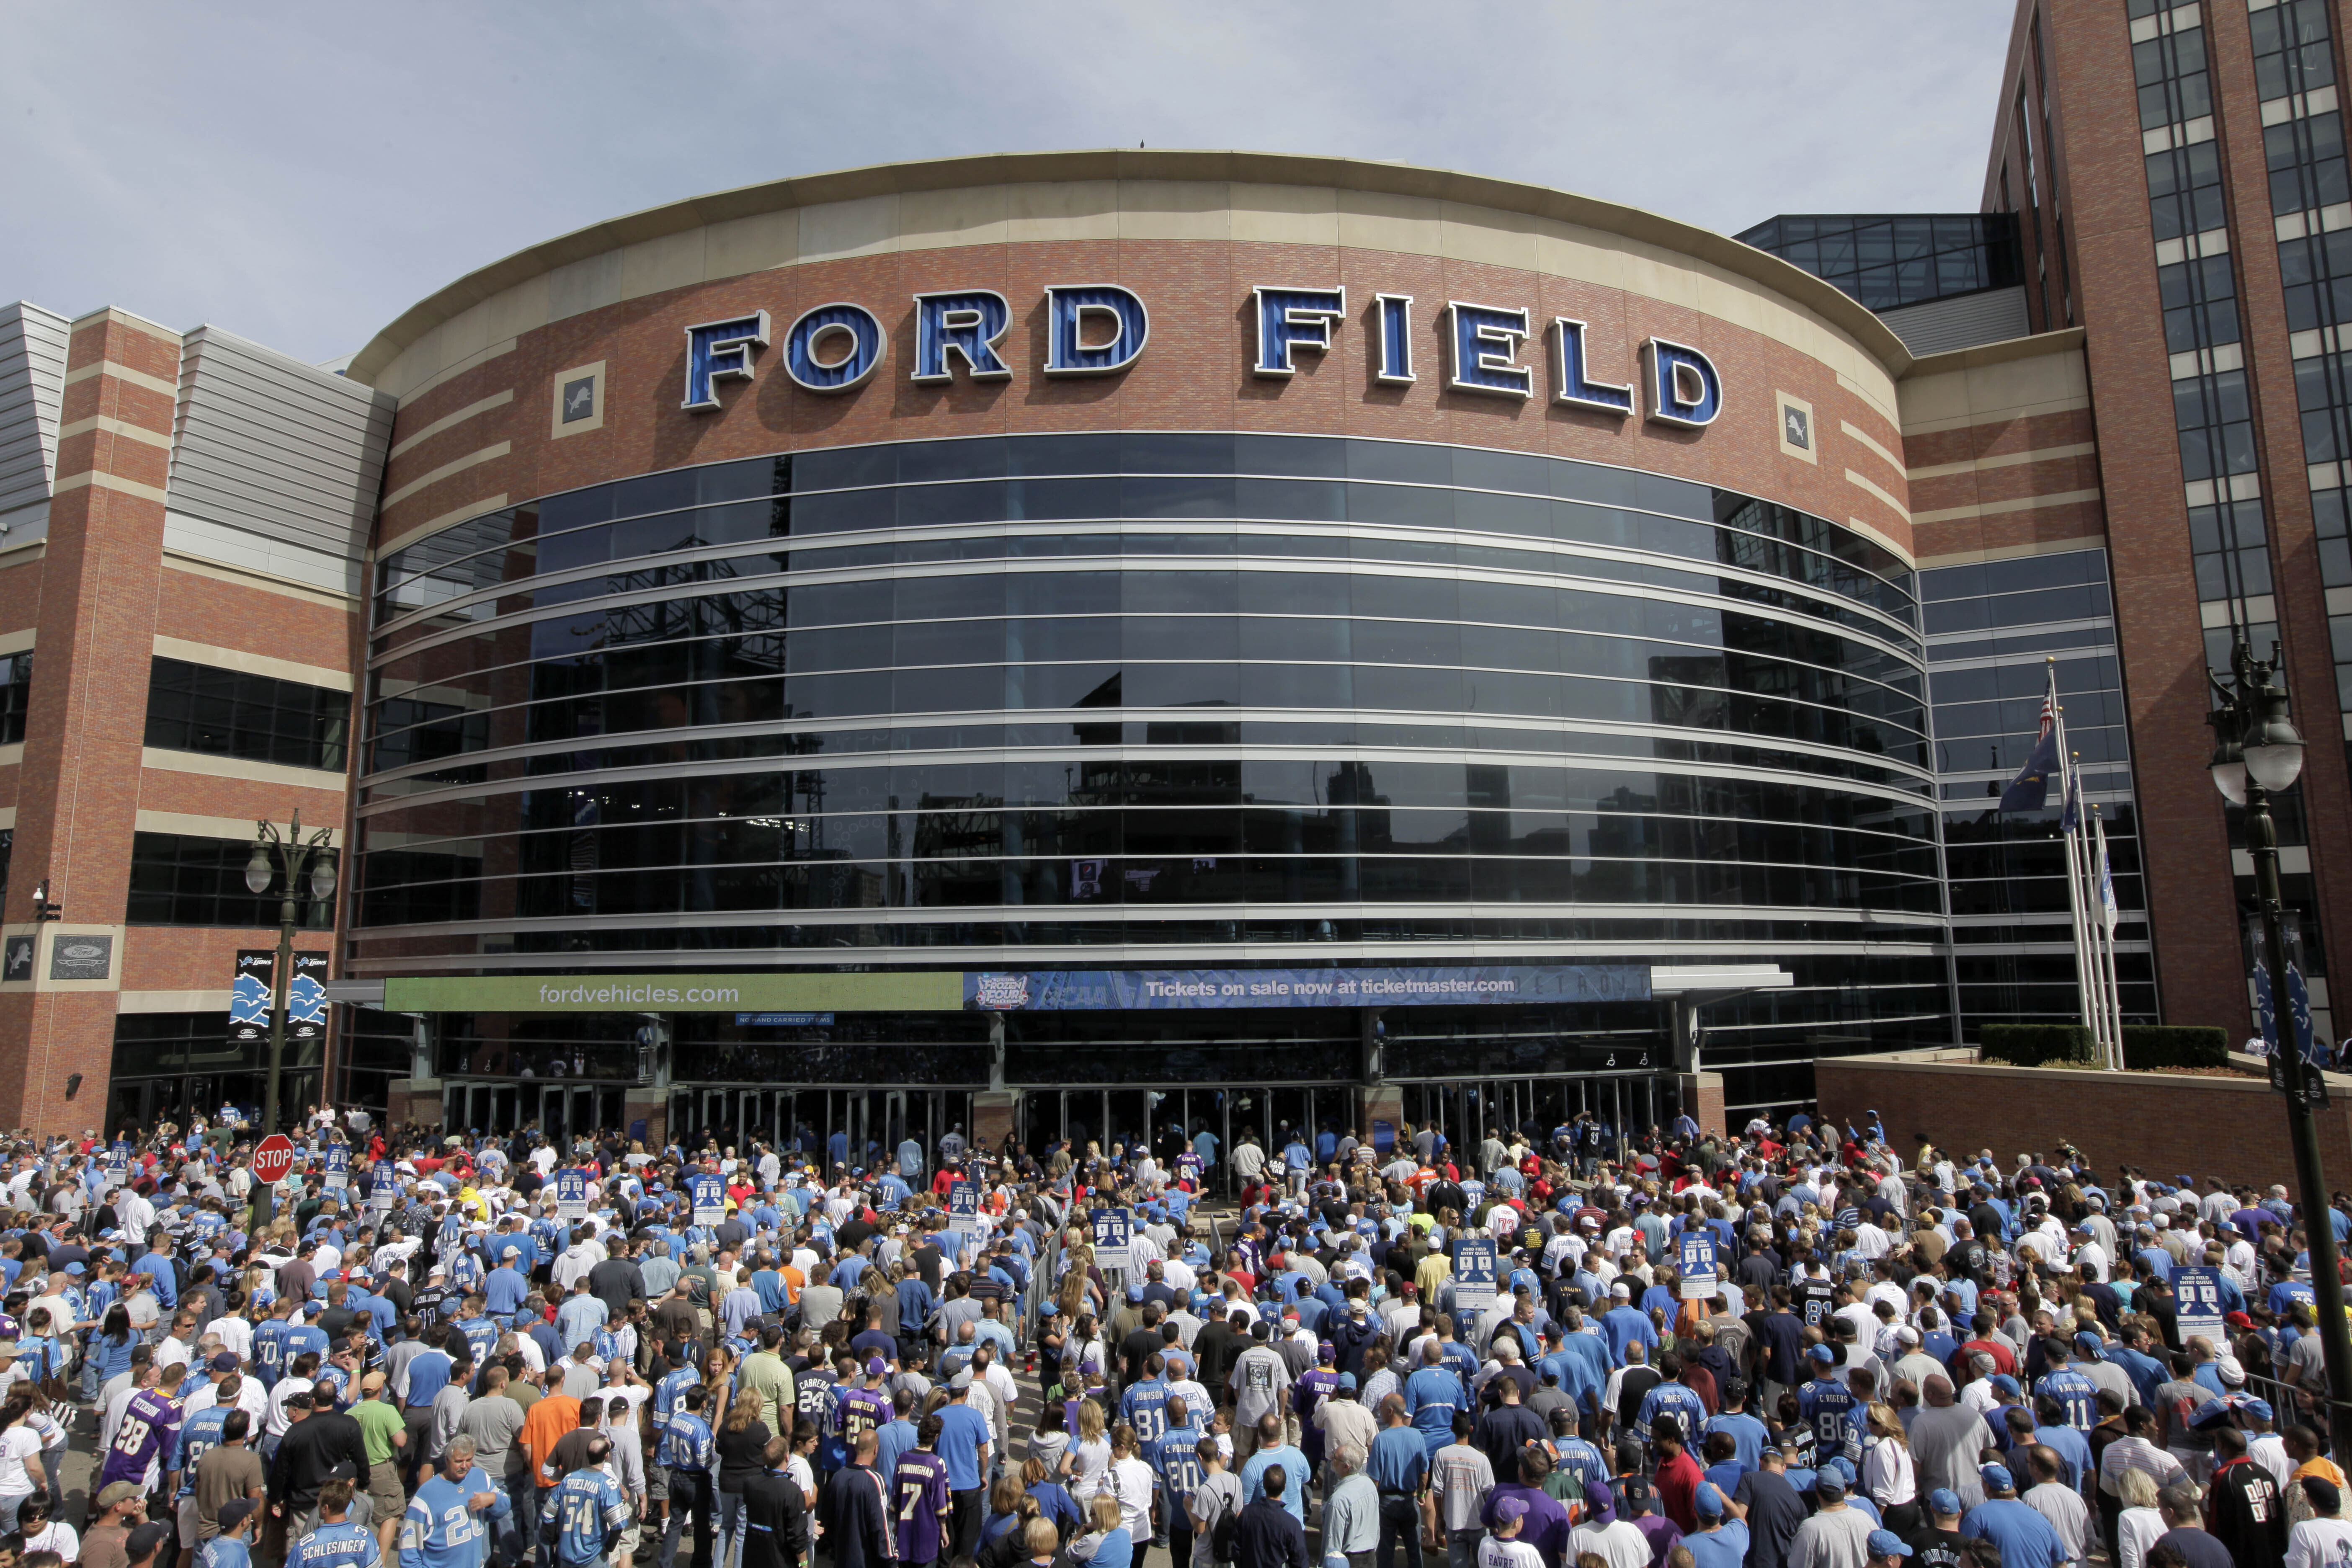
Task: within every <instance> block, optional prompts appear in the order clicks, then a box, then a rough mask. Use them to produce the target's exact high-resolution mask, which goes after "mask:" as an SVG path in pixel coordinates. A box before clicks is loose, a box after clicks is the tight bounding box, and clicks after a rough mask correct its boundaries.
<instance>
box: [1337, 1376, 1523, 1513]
mask: <svg viewBox="0 0 2352 1568" xmlns="http://www.w3.org/2000/svg"><path fill="white" fill-rule="evenodd" d="M1339 1386H1340V1387H1342V1388H1344V1389H1348V1390H1349V1391H1350V1392H1353V1391H1354V1389H1355V1386H1356V1374H1355V1373H1352V1372H1343V1373H1340V1374H1339ZM1506 1501H1507V1499H1506Z"/></svg>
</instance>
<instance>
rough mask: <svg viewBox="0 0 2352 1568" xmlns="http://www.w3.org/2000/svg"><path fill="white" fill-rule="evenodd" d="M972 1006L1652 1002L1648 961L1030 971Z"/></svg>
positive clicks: (997, 981)
mask: <svg viewBox="0 0 2352 1568" xmlns="http://www.w3.org/2000/svg"><path fill="white" fill-rule="evenodd" d="M963 980H964V1005H965V1006H967V1007H972V1008H982V1009H986V1010H988V1011H992V1012H1014V1011H1029V1012H1097V1011H1102V1012H1108V1011H1113V1010H1117V1011H1121V1012H1151V1011H1170V1012H1173V1011H1183V1010H1188V1009H1192V1008H1200V1007H1412V1006H1435V1005H1446V1006H1462V1005H1482V1004H1499V1003H1525V1002H1646V1001H1648V1000H1650V969H1649V966H1648V965H1647V964H1641V963H1542V964H1489V965H1484V966H1479V967H1473V968H1467V969H1464V968H1444V969H1435V968H1431V969H1401V968H1370V969H1028V970H998V971H990V972H983V973H970V974H966V975H965V976H964V977H963Z"/></svg>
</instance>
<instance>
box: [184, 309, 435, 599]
mask: <svg viewBox="0 0 2352 1568" xmlns="http://www.w3.org/2000/svg"><path fill="white" fill-rule="evenodd" d="M395 407H397V404H396V402H395V401H394V399H393V398H392V397H390V396H389V395H385V394H383V393H381V392H377V391H375V390H374V389H373V388H371V387H366V386H362V385H361V384H358V383H356V382H353V381H350V380H347V379H346V378H344V377H342V376H340V375H333V374H328V373H326V372H324V371H320V370H314V369H313V368H311V367H310V366H309V365H306V364H304V363H301V362H300V361H299V360H293V359H289V358H288V357H287V356H286V355H284V354H280V353H274V352H272V351H271V350H268V349H265V348H263V347H262V346H261V345H259V344H258V343H253V342H247V341H246V340H245V339H243V338H240V337H237V336H236V335H235V334H234V333H230V332H225V331H221V329H219V328H218V327H198V328H197V329H196V330H195V331H193V332H190V333H189V334H188V335H187V339H186V342H185V344H184V347H183V349H182V351H181V359H180V406H179V415H178V418H177V421H176V423H175V426H174V428H173V451H172V485H171V491H172V509H173V510H174V511H177V512H182V513H184V514H185V515H187V516H189V517H192V518H197V519H201V520H202V521H206V522H210V523H214V524H216V525H218V526H221V527H225V528H233V529H237V530H241V531H245V532H247V533H253V534H257V535H260V536H262V537H263V538H266V539H274V540H278V541H282V542H287V543H290V544H295V545H299V546H302V547H304V548H306V549H310V550H319V551H325V552H330V553H331V554H334V555H336V556H340V557H341V558H343V559H345V560H350V561H356V560H359V559H360V558H361V557H362V556H363V555H364V554H365V553H366V552H367V547H368V537H369V533H370V531H371V529H372V528H373V524H374V520H375V506H376V496H377V493H378V491H379V490H380V489H382V487H383V460H384V447H385V446H386V445H387V444H388V443H389V442H390V440H391V437H392V416H393V412H394V409H395Z"/></svg>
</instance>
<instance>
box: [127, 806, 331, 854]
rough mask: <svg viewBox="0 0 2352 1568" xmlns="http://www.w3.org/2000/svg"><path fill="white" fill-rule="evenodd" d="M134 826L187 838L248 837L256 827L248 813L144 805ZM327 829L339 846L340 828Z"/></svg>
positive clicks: (307, 834) (305, 831)
mask: <svg viewBox="0 0 2352 1568" xmlns="http://www.w3.org/2000/svg"><path fill="white" fill-rule="evenodd" d="M137 827H138V830H139V831H140V832H142V833H178V834H183V835H184V836H186V837H190V838H236V839H240V840H249V839H251V838H252V837H253V835H254V830H255V829H254V819H253V818H252V817H249V816H202V815H199V814H197V813H194V812H186V811H149V810H148V809H146V808H145V807H144V806H142V807H141V808H140V810H139V817H138V822H137ZM328 831H329V832H330V833H331V835H332V837H330V838H329V839H328V840H327V842H328V843H329V844H330V845H337V846H340V845H341V843H342V841H343V830H342V829H341V828H340V827H335V828H330V829H329V830H328ZM310 833H311V830H310V828H307V827H306V828H304V829H303V830H302V837H304V838H308V837H310Z"/></svg>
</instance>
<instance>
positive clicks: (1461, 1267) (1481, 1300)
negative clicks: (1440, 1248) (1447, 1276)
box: [1454, 1237, 1496, 1321]
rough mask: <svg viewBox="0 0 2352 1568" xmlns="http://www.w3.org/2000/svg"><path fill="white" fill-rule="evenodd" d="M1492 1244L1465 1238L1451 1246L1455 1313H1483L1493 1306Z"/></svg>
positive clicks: (1456, 1314)
mask: <svg viewBox="0 0 2352 1568" xmlns="http://www.w3.org/2000/svg"><path fill="white" fill-rule="evenodd" d="M1495 1289H1496V1286H1495V1244H1494V1243H1493V1242H1492V1241H1490V1240H1487V1239H1486V1238H1485V1237H1465V1238H1464V1239H1463V1240H1460V1241H1457V1242H1455V1243H1454V1316H1455V1318H1456V1319H1457V1321H1458V1320H1459V1318H1460V1316H1461V1314H1463V1313H1465V1312H1483V1311H1485V1310H1486V1309H1487V1308H1489V1307H1491V1306H1493V1305H1494V1304H1495Z"/></svg>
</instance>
